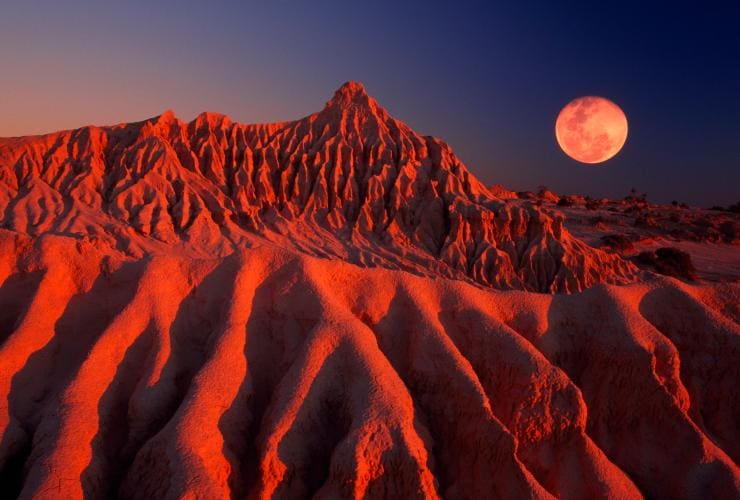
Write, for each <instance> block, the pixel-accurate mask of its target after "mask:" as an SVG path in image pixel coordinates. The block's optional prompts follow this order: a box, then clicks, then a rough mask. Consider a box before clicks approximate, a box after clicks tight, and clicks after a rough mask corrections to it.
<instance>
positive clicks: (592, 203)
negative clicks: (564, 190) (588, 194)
mask: <svg viewBox="0 0 740 500" xmlns="http://www.w3.org/2000/svg"><path fill="white" fill-rule="evenodd" d="M603 205H604V203H603V202H602V201H601V200H595V199H593V198H588V199H587V200H586V210H598V209H599V208H601V207H602V206H603Z"/></svg>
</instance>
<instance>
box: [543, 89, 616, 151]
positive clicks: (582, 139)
mask: <svg viewBox="0 0 740 500" xmlns="http://www.w3.org/2000/svg"><path fill="white" fill-rule="evenodd" d="M555 137H556V138H557V140H558V144H560V147H561V148H562V149H563V151H564V152H565V154H567V155H568V156H570V157H571V158H573V159H574V160H577V161H580V162H582V163H601V162H604V161H606V160H608V159H609V158H612V157H613V156H614V155H616V154H617V153H619V150H620V149H622V146H624V143H625V141H626V140H627V117H626V116H625V115H624V111H622V109H621V108H620V107H619V106H617V105H616V104H614V103H613V102H612V101H610V100H609V99H606V98H604V97H596V96H586V97H579V98H578V99H574V100H572V101H571V102H569V103H568V104H566V105H565V107H564V108H563V109H562V110H561V111H560V114H559V115H558V119H557V120H556V121H555Z"/></svg>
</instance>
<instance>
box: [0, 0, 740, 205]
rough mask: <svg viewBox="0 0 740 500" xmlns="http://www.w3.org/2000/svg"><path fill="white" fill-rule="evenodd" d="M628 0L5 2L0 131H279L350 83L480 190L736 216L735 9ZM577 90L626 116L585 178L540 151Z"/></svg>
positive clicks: (739, 21)
mask: <svg viewBox="0 0 740 500" xmlns="http://www.w3.org/2000/svg"><path fill="white" fill-rule="evenodd" d="M642 3H643V4H651V5H652V4H655V6H653V7H646V6H645V5H640V3H629V2H627V3H625V2H593V3H576V2H510V3H503V2H481V3H464V2H449V3H442V2H430V1H428V2H398V1H397V2H350V1H334V2H329V1H310V2H309V1H307V2H298V1H296V2H283V1H271V2H245V1H241V2H236V1H233V2H226V1H209V2H189V1H184V0H181V1H147V2H144V1H130V0H129V1H121V2H115V3H114V2H107V1H96V2H82V1H64V2H61V1H58V0H57V1H30V0H26V1H16V0H13V1H8V0H3V1H2V3H1V4H0V136H13V135H27V134H35V133H43V132H50V131H54V130H57V129H66V128H74V127H79V126H82V125H86V124H99V125H102V124H112V123H119V122H126V121H135V120H141V119H144V118H147V117H151V116H155V115H158V114H160V113H161V112H162V111H163V110H165V109H168V108H171V109H173V110H174V111H175V113H176V114H177V115H178V116H179V117H180V118H182V119H186V120H189V119H192V118H193V117H194V116H195V115H196V114H197V113H199V112H201V111H205V110H209V111H218V112H222V113H225V114H228V115H229V116H230V117H231V118H232V119H234V120H237V121H241V122H249V123H254V122H270V121H282V120H287V119H295V118H299V117H302V116H305V115H307V114H309V113H311V112H314V111H318V110H319V109H321V107H322V106H323V104H324V103H325V102H326V100H328V99H329V97H330V96H331V95H332V93H333V91H334V90H335V89H336V88H337V87H339V86H340V85H341V84H342V83H343V82H344V81H346V80H358V81H361V82H363V83H364V84H365V87H366V88H367V90H368V92H369V93H370V94H371V95H373V96H374V97H375V98H376V99H377V100H378V101H379V102H380V103H381V104H382V105H384V106H385V107H386V108H387V109H388V110H389V111H390V112H391V113H392V114H393V115H394V116H396V117H397V118H399V119H401V120H403V121H405V122H406V123H408V124H409V125H410V126H412V127H413V128H415V129H416V130H417V131H418V132H420V133H423V134H430V135H435V136H438V137H441V138H443V139H444V140H446V141H447V142H449V143H450V144H451V145H452V147H453V148H454V150H455V151H456V152H457V154H458V155H459V156H460V157H461V158H462V159H463V161H465V163H466V164H467V165H468V167H469V168H470V169H471V170H472V171H473V173H474V174H475V175H477V176H478V177H479V178H480V179H481V180H483V181H484V182H486V183H488V184H494V183H501V184H504V185H506V186H507V187H509V188H511V189H515V190H522V189H530V190H535V189H536V188H537V186H539V185H547V186H549V187H550V188H551V189H554V190H555V191H557V192H560V193H574V192H577V193H582V194H590V195H592V196H610V197H617V196H624V195H626V194H628V191H629V189H630V188H632V187H634V188H636V189H637V190H638V192H640V193H642V192H646V193H647V194H648V198H649V199H651V200H654V201H660V202H669V201H671V200H674V199H675V200H678V201H685V202H689V203H692V204H698V205H701V206H709V205H717V204H720V205H727V204H730V203H734V202H737V201H740V7H730V6H729V5H730V4H732V3H734V2H724V4H725V6H722V4H720V3H718V4H717V6H711V4H710V3H709V2H696V3H692V4H686V5H684V4H682V3H680V2H679V3H672V2H642ZM658 4H660V5H658ZM582 95H601V96H604V97H607V98H609V99H611V100H613V101H614V102H616V103H617V104H618V105H620V106H621V107H622V108H623V109H624V111H625V113H626V114H627V117H628V119H629V123H630V135H629V137H628V139H627V144H626V145H625V148H624V149H623V151H622V152H621V153H620V154H619V155H617V157H615V158H614V159H612V160H610V161H608V162H606V163H604V164H601V165H596V166H589V165H583V164H579V163H577V162H575V161H573V160H571V159H569V158H567V157H566V156H565V155H564V154H563V153H562V152H561V151H560V150H559V148H558V146H557V144H556V142H555V138H554V133H553V124H554V121H555V118H556V116H557V113H558V111H559V110H560V108H561V107H562V106H563V105H565V104H566V103H567V102H568V101H570V100H571V99H573V98H575V97H578V96H582Z"/></svg>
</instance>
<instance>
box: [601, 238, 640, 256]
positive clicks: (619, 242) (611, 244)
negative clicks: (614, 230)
mask: <svg viewBox="0 0 740 500" xmlns="http://www.w3.org/2000/svg"><path fill="white" fill-rule="evenodd" d="M601 246H604V247H608V248H611V249H612V250H615V251H617V252H620V253H624V252H630V251H632V250H634V249H635V246H634V245H633V244H632V241H631V240H630V239H629V238H628V237H626V236H625V235H623V234H607V235H605V236H602V237H601Z"/></svg>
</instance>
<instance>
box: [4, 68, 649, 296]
mask: <svg viewBox="0 0 740 500" xmlns="http://www.w3.org/2000/svg"><path fill="white" fill-rule="evenodd" d="M0 207H3V210H4V211H3V212H2V213H0V221H1V222H2V225H3V227H5V228H7V229H11V230H15V231H18V232H20V233H23V234H29V235H34V236H38V235H41V234H46V233H53V234H64V235H69V236H73V237H75V238H78V239H84V240H87V241H91V242H93V243H94V244H95V245H96V246H97V247H99V248H107V249H110V250H111V251H114V252H118V253H121V254H125V255H128V256H133V257H137V258H138V257H142V256H144V255H153V254H162V253H168V252H172V251H177V252H179V253H181V254H183V253H185V254H189V255H196V256H201V257H202V256H213V255H218V256H226V255H228V254H230V253H232V252H234V251H236V250H237V249H240V248H244V247H246V246H250V245H251V244H253V242H254V240H255V239H257V240H262V239H268V240H270V241H273V242H275V243H280V244H281V245H282V246H284V247H286V248H289V249H298V250H300V251H302V252H305V253H307V254H309V255H314V256H320V257H325V258H335V259H341V260H345V261H349V262H352V263H354V264H358V265H361V266H367V267H375V266H382V267H386V268H392V269H404V270H407V271H411V272H414V273H417V274H424V275H436V276H440V275H441V276H445V277H454V278H458V279H465V280H471V281H475V282H477V283H479V284H482V285H485V286H492V287H496V288H505V289H509V288H514V289H526V290H533V291H540V292H552V291H564V292H575V291H580V290H583V289H585V288H588V287H589V286H592V285H594V284H596V283H602V282H607V283H625V282H629V281H631V280H632V279H633V278H634V275H635V268H634V267H633V266H632V265H631V264H630V263H627V262H625V261H624V260H622V259H621V258H620V257H619V256H616V255H612V254H609V253H606V252H603V251H601V250H597V249H594V248H592V247H590V246H588V245H587V244H585V243H584V242H582V241H580V240H578V239H577V238H574V237H573V236H572V235H570V233H569V232H568V231H567V229H565V228H564V227H563V220H562V217H560V216H556V215H554V214H552V213H550V212H549V211H548V210H544V209H542V208H540V207H537V206H536V205H535V204H534V203H524V204H512V203H510V202H507V201H505V200H502V199H499V198H497V196H496V195H495V194H494V193H492V192H491V191H489V190H488V189H487V188H486V187H485V186H484V185H483V184H481V183H480V182H479V181H478V180H477V179H476V178H475V176H473V175H472V174H471V173H470V172H469V171H468V169H467V168H466V167H465V165H463V163H462V162H461V161H460V160H459V159H458V158H457V157H456V156H455V154H454V153H453V152H452V149H451V148H450V147H449V146H448V145H447V144H446V143H444V142H443V141H441V140H439V139H436V138H434V137H428V136H421V135H419V134H417V133H416V132H414V131H413V130H411V129H410V128H409V127H408V126H406V125H405V124H404V123H402V122H400V121H399V120H396V119H395V118H393V117H391V116H390V115H389V114H388V112H387V111H385V110H384V109H383V108H382V107H381V106H379V105H378V103H377V102H376V101H375V100H374V99H372V98H371V97H369V96H368V95H367V93H366V92H365V90H364V88H363V87H362V85H360V84H359V83H356V82H348V83H346V84H345V85H343V86H342V87H341V88H340V89H339V90H337V92H336V93H335V95H334V97H333V98H332V99H331V100H329V102H328V103H327V104H326V106H325V107H324V109H323V110H322V111H320V112H318V113H315V114H312V115H310V116H307V117H305V118H303V119H300V120H296V121H292V122H286V123H276V124H269V125H243V124H239V123H234V122H232V121H231V120H230V119H229V118H228V117H226V116H224V115H219V114H215V113H203V114H201V115H199V116H198V117H197V118H196V119H195V120H193V121H192V122H190V123H185V122H182V121H180V120H179V119H177V118H176V117H175V116H174V115H173V114H172V113H171V112H167V113H165V114H163V115H161V116H158V117H156V118H153V119H151V120H147V121H144V122H140V123H132V124H123V125H117V126H112V127H85V128H81V129H77V130H73V131H66V132H58V133H54V134H49V135H45V136H38V137H23V138H11V139H0Z"/></svg>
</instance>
